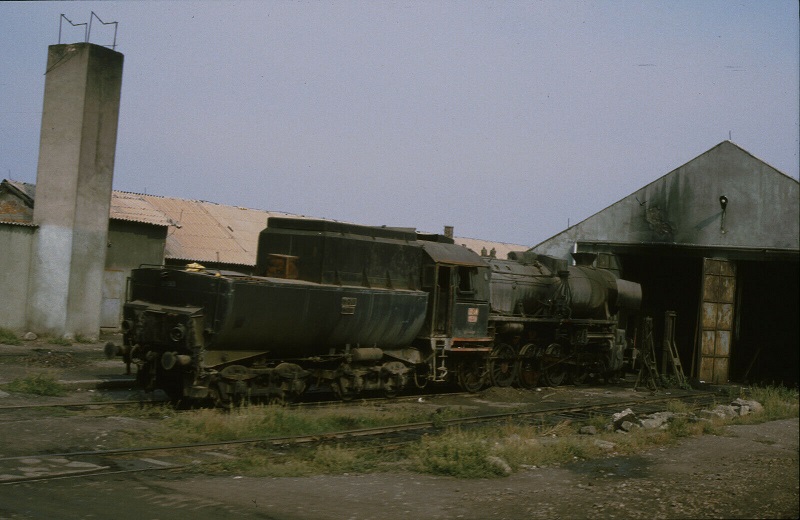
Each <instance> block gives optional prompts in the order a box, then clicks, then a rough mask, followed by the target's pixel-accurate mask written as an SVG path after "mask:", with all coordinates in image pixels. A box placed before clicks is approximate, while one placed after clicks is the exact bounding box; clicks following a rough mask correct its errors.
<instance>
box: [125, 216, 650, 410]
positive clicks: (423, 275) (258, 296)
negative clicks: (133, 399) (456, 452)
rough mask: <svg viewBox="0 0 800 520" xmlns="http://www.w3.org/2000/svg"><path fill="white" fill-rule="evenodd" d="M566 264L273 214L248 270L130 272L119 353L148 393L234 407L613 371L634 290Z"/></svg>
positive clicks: (549, 380) (550, 380)
mask: <svg viewBox="0 0 800 520" xmlns="http://www.w3.org/2000/svg"><path fill="white" fill-rule="evenodd" d="M562 263H563V265H562V264H561V263H559V261H557V260H553V259H548V258H546V257H538V256H536V255H531V254H529V253H519V254H517V256H516V257H515V258H514V259H509V260H499V259H493V258H485V257H481V256H479V255H477V254H475V253H474V252H472V251H470V250H468V249H466V248H464V247H462V246H458V245H456V244H454V243H453V241H452V239H449V238H447V237H444V236H441V235H427V234H421V233H417V232H416V231H415V230H413V229H407V228H387V227H371V226H359V225H353V224H344V223H340V222H331V221H321V220H311V219H295V218H270V219H269V222H268V226H267V228H266V229H264V230H263V231H262V232H261V234H260V236H259V244H258V254H257V262H256V268H255V272H254V274H252V275H247V274H242V273H235V272H230V271H217V270H207V269H205V268H203V267H202V266H196V265H195V266H190V267H187V268H186V269H177V268H167V267H163V266H151V267H146V266H145V267H142V268H139V269H135V270H134V271H133V272H132V274H131V278H130V281H129V294H128V297H127V301H126V303H125V306H124V311H123V315H124V317H123V322H122V331H123V339H124V343H123V345H122V346H119V347H116V346H111V347H109V354H114V353H116V354H119V355H121V356H123V358H124V359H125V360H126V361H127V362H128V363H135V364H136V365H137V379H138V381H139V383H140V384H141V385H142V386H143V387H144V388H146V389H149V390H154V389H161V390H164V391H165V392H167V394H168V395H170V396H171V397H172V398H174V399H176V400H179V399H201V400H202V399H211V400H215V401H217V402H223V403H227V402H231V401H232V400H235V399H238V398H266V399H276V400H286V399H293V398H295V397H297V396H299V395H301V394H303V393H304V392H305V391H306V390H307V389H309V388H311V387H317V388H330V389H331V390H332V391H333V392H334V393H336V394H337V395H338V396H340V397H341V398H344V399H348V398H351V397H353V396H354V395H357V394H359V393H360V392H362V391H368V390H380V391H382V392H384V393H386V394H387V395H394V394H396V393H397V392H400V391H402V390H403V389H405V388H406V387H408V386H416V387H419V388H422V387H424V386H426V385H427V384H428V383H447V382H455V383H458V384H459V385H460V386H461V387H462V388H464V389H466V390H469V391H477V390H479V389H480V388H482V387H483V386H484V385H486V384H496V385H500V386H506V385H510V384H514V383H518V384H520V385H522V386H532V385H534V384H540V383H541V384H551V385H557V384H560V383H561V382H563V381H564V379H565V378H566V377H574V378H576V379H579V378H581V377H583V376H585V375H586V374H588V373H607V372H609V371H611V370H614V369H615V368H617V363H616V361H615V360H617V359H618V358H619V357H620V356H619V351H620V349H622V348H624V337H623V338H622V339H621V338H620V329H619V328H618V327H619V315H620V313H621V311H625V310H632V309H634V308H636V307H637V306H638V302H639V299H640V294H639V293H637V291H638V285H637V284H631V283H629V282H625V281H623V280H620V279H618V278H617V277H616V276H614V275H613V274H612V273H610V272H608V271H605V270H600V269H595V268H593V267H591V266H569V267H568V266H567V265H566V262H562Z"/></svg>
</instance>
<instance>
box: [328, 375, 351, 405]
mask: <svg viewBox="0 0 800 520" xmlns="http://www.w3.org/2000/svg"><path fill="white" fill-rule="evenodd" d="M331 386H332V387H333V391H334V393H335V394H336V395H337V396H338V397H339V399H341V400H342V401H352V400H353V398H354V397H355V396H356V392H355V390H354V389H353V387H352V385H351V384H350V380H349V379H348V378H346V377H340V378H339V379H338V380H337V381H336V382H335V383H333V384H332V385H331Z"/></svg>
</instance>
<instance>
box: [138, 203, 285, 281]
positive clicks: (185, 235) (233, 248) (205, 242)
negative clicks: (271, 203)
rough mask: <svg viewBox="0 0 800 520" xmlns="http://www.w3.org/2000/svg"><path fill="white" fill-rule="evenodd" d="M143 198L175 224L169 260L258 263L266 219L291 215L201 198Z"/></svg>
mask: <svg viewBox="0 0 800 520" xmlns="http://www.w3.org/2000/svg"><path fill="white" fill-rule="evenodd" d="M143 197H145V198H146V200H148V201H149V202H150V203H151V204H152V205H153V206H154V207H155V208H157V209H158V210H159V211H161V212H162V213H164V214H165V215H166V216H167V218H168V219H169V220H170V221H171V223H172V224H173V225H174V227H173V228H171V229H170V232H169V233H168V234H167V243H166V248H165V252H164V255H165V257H166V258H168V259H170V260H190V261H196V262H200V263H202V262H219V263H225V264H235V265H246V266H252V265H255V263H256V250H257V248H258V234H259V233H260V232H261V230H262V229H264V228H265V227H266V226H267V219H268V218H269V217H270V216H287V215H288V214H287V213H280V212H270V211H263V210H257V209H249V208H241V207H237V206H226V205H222V204H215V203H213V202H206V201H198V200H184V199H176V198H169V197H156V196H153V195H143Z"/></svg>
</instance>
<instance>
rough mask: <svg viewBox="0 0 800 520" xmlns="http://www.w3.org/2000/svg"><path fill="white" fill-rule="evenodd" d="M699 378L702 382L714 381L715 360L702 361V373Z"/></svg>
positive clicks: (710, 358) (705, 358) (705, 359)
mask: <svg viewBox="0 0 800 520" xmlns="http://www.w3.org/2000/svg"><path fill="white" fill-rule="evenodd" d="M698 378H699V379H700V380H701V381H711V380H713V379H714V358H713V357H704V358H703V359H702V360H701V361H700V373H699V374H698Z"/></svg>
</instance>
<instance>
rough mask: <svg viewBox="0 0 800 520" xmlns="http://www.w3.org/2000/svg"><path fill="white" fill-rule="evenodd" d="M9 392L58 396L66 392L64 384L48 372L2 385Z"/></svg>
mask: <svg viewBox="0 0 800 520" xmlns="http://www.w3.org/2000/svg"><path fill="white" fill-rule="evenodd" d="M3 386H4V388H5V389H6V390H8V391H9V392H17V393H20V394H34V395H43V396H60V395H65V394H66V393H67V390H66V388H65V387H64V385H62V384H61V383H59V382H58V381H56V379H55V378H54V377H53V376H51V375H48V374H35V375H32V376H28V377H25V378H22V379H14V380H13V381H11V382H10V383H7V384H5V385H3Z"/></svg>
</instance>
